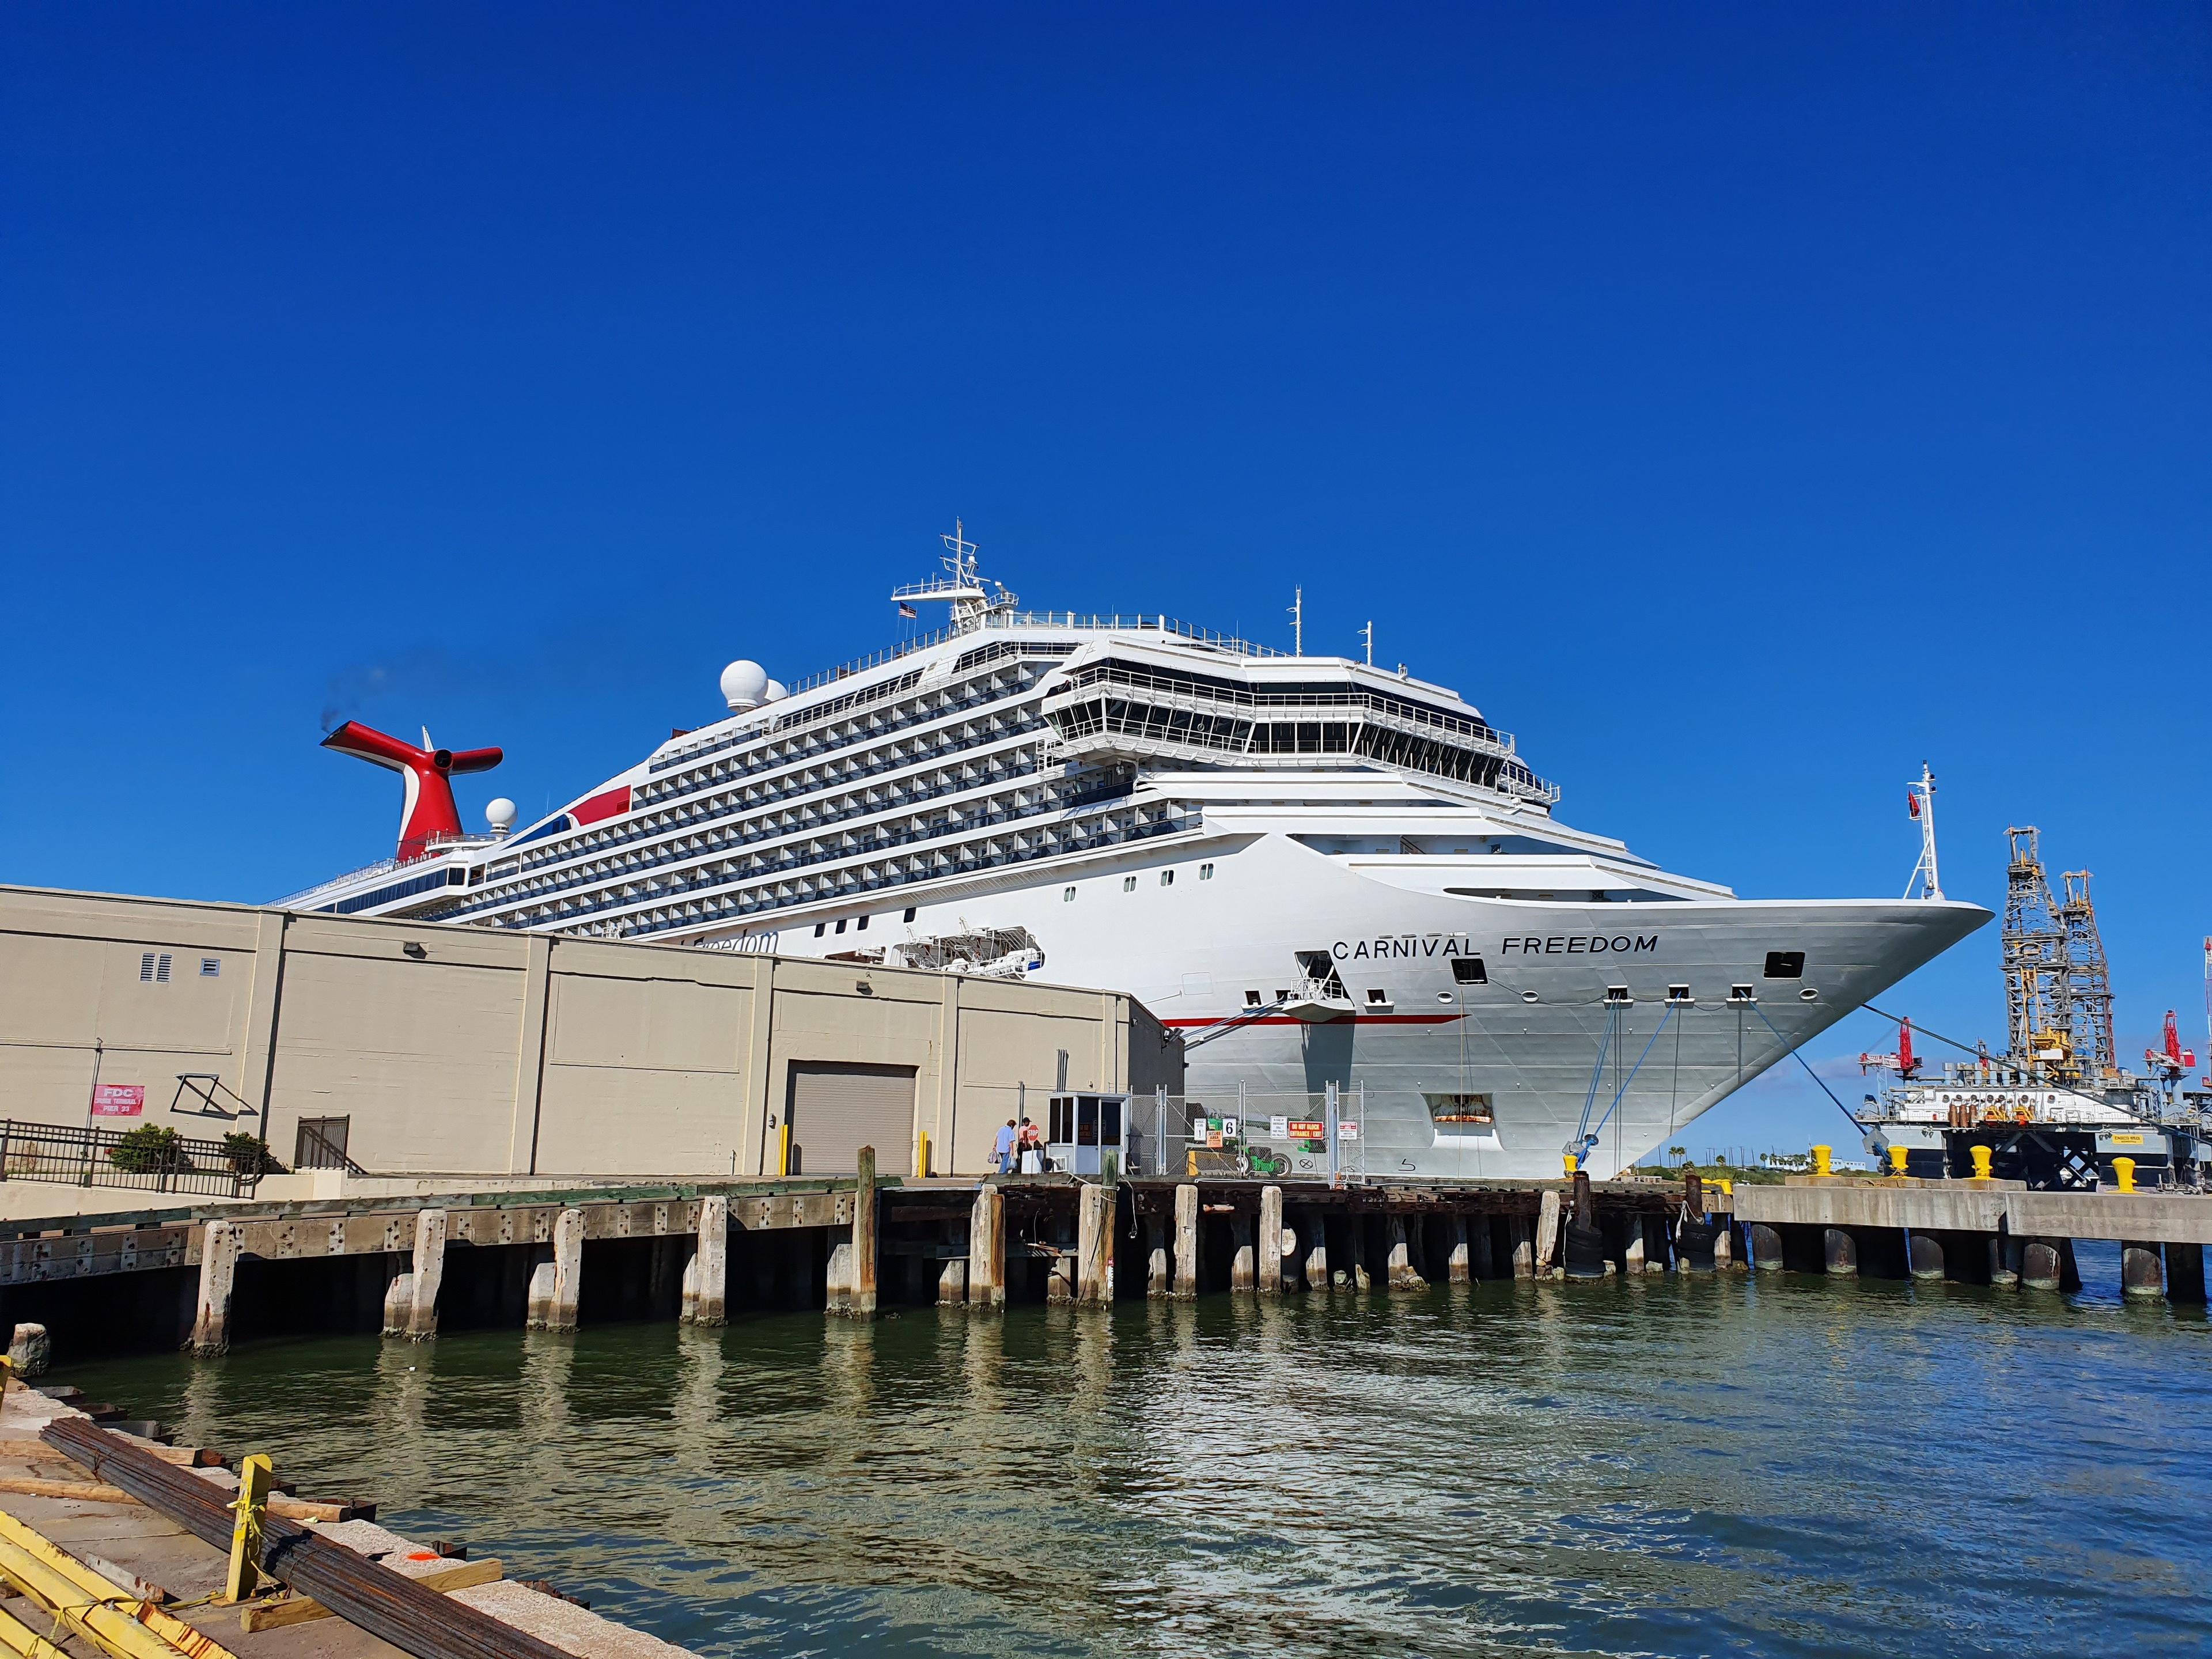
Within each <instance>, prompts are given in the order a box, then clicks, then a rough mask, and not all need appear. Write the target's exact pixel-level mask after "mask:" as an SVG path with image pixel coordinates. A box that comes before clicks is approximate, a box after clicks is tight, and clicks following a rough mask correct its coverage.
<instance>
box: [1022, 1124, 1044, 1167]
mask: <svg viewBox="0 0 2212 1659" xmlns="http://www.w3.org/2000/svg"><path fill="white" fill-rule="evenodd" d="M1020 1145H1021V1149H1022V1173H1023V1174H1024V1175H1042V1174H1043V1173H1044V1136H1043V1134H1042V1133H1041V1132H1040V1131H1039V1130H1038V1128H1037V1126H1036V1124H1035V1123H1033V1122H1031V1121H1030V1120H1029V1119H1028V1118H1024V1119H1023V1120H1022V1129H1021V1139H1020Z"/></svg>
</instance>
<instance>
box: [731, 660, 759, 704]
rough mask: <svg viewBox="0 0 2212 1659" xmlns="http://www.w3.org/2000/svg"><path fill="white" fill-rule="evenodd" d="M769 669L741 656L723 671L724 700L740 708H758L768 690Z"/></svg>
mask: <svg viewBox="0 0 2212 1659" xmlns="http://www.w3.org/2000/svg"><path fill="white" fill-rule="evenodd" d="M768 686H769V679H768V670H767V669H765V668H763V667H762V666H761V665H759V664H758V663H757V662H754V661H752V660H750V659H749V658H745V657H740V658H738V659H737V661H735V662H733V663H732V664H731V665H729V666H728V667H727V668H725V669H724V670H723V671H722V700H723V702H726V703H728V704H729V705H730V707H731V708H738V709H744V708H759V707H760V706H761V702H762V700H763V696H764V695H765V694H766V692H767V690H768Z"/></svg>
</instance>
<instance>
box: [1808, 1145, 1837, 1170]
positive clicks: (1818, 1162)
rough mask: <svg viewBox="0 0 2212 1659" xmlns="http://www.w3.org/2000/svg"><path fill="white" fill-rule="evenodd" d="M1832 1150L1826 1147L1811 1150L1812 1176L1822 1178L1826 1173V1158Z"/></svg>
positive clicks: (1816, 1147)
mask: <svg viewBox="0 0 2212 1659" xmlns="http://www.w3.org/2000/svg"><path fill="white" fill-rule="evenodd" d="M1832 1150H1833V1149H1832V1148H1831V1147H1827V1146H1815V1147H1814V1149H1813V1173H1814V1175H1816V1176H1824V1175H1826V1174H1827V1173H1828V1158H1829V1156H1830V1154H1831V1152H1832Z"/></svg>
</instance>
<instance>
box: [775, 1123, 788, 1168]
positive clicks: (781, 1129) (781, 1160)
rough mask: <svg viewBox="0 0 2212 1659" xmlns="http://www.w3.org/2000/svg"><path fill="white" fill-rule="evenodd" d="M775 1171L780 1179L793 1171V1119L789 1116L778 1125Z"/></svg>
mask: <svg viewBox="0 0 2212 1659" xmlns="http://www.w3.org/2000/svg"><path fill="white" fill-rule="evenodd" d="M775 1173H776V1176H777V1177H778V1178H779V1179H781V1178H782V1177H783V1176H788V1175H789V1174H790V1173H791V1121H790V1120H789V1119H788V1118H787V1119H785V1120H784V1121H783V1122H782V1123H781V1124H779V1125H778V1126H777V1127H776V1132H775Z"/></svg>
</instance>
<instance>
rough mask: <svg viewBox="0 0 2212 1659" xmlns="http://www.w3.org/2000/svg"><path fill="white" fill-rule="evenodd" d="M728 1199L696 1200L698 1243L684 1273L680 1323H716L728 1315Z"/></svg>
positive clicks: (725, 1318)
mask: <svg viewBox="0 0 2212 1659" xmlns="http://www.w3.org/2000/svg"><path fill="white" fill-rule="evenodd" d="M729 1285H730V1200H728V1199H726V1198H724V1197H721V1196H720V1195H719V1194H717V1195H716V1196H714V1197H711V1198H702V1199H701V1200H699V1243H698V1248H697V1249H696V1251H695V1252H694V1254H693V1255H692V1257H691V1266H690V1268H689V1269H687V1270H686V1272H685V1273H684V1313H683V1316H682V1319H683V1322H684V1323H685V1324H687V1325H720V1324H723V1323H725V1322H726V1321H727V1319H728V1317H729Z"/></svg>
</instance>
